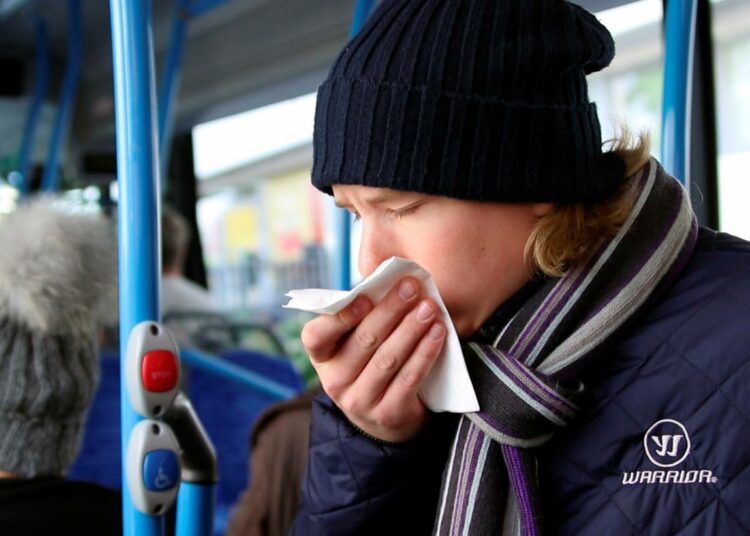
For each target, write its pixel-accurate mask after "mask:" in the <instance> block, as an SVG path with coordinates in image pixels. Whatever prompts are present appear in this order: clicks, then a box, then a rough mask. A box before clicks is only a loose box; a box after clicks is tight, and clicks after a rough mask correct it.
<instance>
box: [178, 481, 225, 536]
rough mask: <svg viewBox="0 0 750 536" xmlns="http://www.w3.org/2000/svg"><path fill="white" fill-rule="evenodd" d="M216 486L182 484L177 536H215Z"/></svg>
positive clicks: (179, 494) (192, 483) (191, 483)
mask: <svg viewBox="0 0 750 536" xmlns="http://www.w3.org/2000/svg"><path fill="white" fill-rule="evenodd" d="M215 496H216V494H215V493H214V485H213V484H196V483H194V482H182V483H181V484H180V491H179V493H178V494H177V522H176V526H175V528H176V530H175V534H177V536H208V535H210V534H213V531H214V527H213V523H214V520H213V515H212V513H213V511H214V504H215Z"/></svg>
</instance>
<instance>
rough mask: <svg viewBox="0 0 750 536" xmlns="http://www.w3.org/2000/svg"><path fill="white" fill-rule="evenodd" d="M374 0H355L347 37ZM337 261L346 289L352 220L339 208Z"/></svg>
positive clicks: (359, 25)
mask: <svg viewBox="0 0 750 536" xmlns="http://www.w3.org/2000/svg"><path fill="white" fill-rule="evenodd" d="M374 3H375V2H374V0H357V3H356V4H355V6H354V17H353V19H352V25H351V28H350V30H349V38H352V37H354V36H355V35H357V32H359V30H360V28H362V26H363V25H364V23H365V21H366V20H367V17H368V16H369V15H370V11H372V7H373V4H374ZM339 241H340V243H339V262H338V263H336V264H337V266H338V270H337V272H338V273H337V274H336V275H335V276H334V277H335V279H336V286H337V287H338V288H340V289H344V290H348V289H349V288H351V286H352V274H351V257H352V244H351V242H352V221H351V215H350V214H349V211H347V210H340V214H339Z"/></svg>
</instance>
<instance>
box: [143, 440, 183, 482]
mask: <svg viewBox="0 0 750 536" xmlns="http://www.w3.org/2000/svg"><path fill="white" fill-rule="evenodd" d="M179 479H180V464H179V463H178V462H177V454H175V453H174V452H172V451H171V450H167V449H157V450H152V451H150V452H149V453H147V454H146V456H145V457H144V459H143V483H144V485H145V486H146V489H148V490H149V491H167V490H169V489H172V488H173V487H175V486H176V485H177V482H178V481H179Z"/></svg>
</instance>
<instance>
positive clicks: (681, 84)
mask: <svg viewBox="0 0 750 536" xmlns="http://www.w3.org/2000/svg"><path fill="white" fill-rule="evenodd" d="M697 8H698V2H697V0H670V1H669V2H668V3H667V12H666V13H665V45H664V95H663V105H662V106H663V108H662V138H661V151H662V157H661V160H662V164H663V165H664V168H665V169H666V170H667V171H668V172H669V173H671V174H672V175H674V176H675V177H677V178H678V179H679V180H680V182H682V184H683V185H685V187H686V188H689V186H690V110H691V101H692V74H693V53H694V50H695V25H696V23H695V21H696V13H697Z"/></svg>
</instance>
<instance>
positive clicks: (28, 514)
mask: <svg viewBox="0 0 750 536" xmlns="http://www.w3.org/2000/svg"><path fill="white" fill-rule="evenodd" d="M116 244H117V241H116V237H115V233H114V232H112V229H111V226H110V224H109V223H108V222H107V221H106V220H105V219H103V218H99V217H96V216H92V215H83V214H70V213H64V212H61V211H60V210H59V209H56V208H54V207H53V205H52V204H51V203H48V202H46V201H43V202H39V201H35V202H32V203H30V204H26V205H24V206H23V207H21V208H19V209H18V210H17V211H16V212H14V213H13V214H11V215H9V216H7V217H5V218H4V219H3V220H2V221H0V251H2V255H0V533H2V534H8V535H10V534H76V535H89V534H90V535H92V536H93V535H97V536H99V535H102V534H120V533H121V532H122V527H121V513H120V511H121V508H122V507H121V499H120V493H119V491H116V490H111V489H109V488H105V487H102V486H99V485H96V484H93V483H88V482H76V481H72V480H69V479H66V478H65V473H66V472H67V471H68V469H69V468H70V467H71V466H72V464H73V462H74V461H75V459H76V457H77V455H78V452H79V449H80V446H81V439H82V437H83V432H84V427H85V424H86V414H87V411H88V408H89V406H90V405H91V401H92V400H93V397H94V393H95V391H96V386H97V382H98V378H99V354H98V348H97V346H98V340H99V337H100V328H101V327H102V325H103V324H102V322H105V321H107V320H109V321H114V320H115V318H116V311H117V294H116V281H117V261H116V247H117V245H116ZM112 470H113V471H115V470H117V469H116V468H112Z"/></svg>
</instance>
